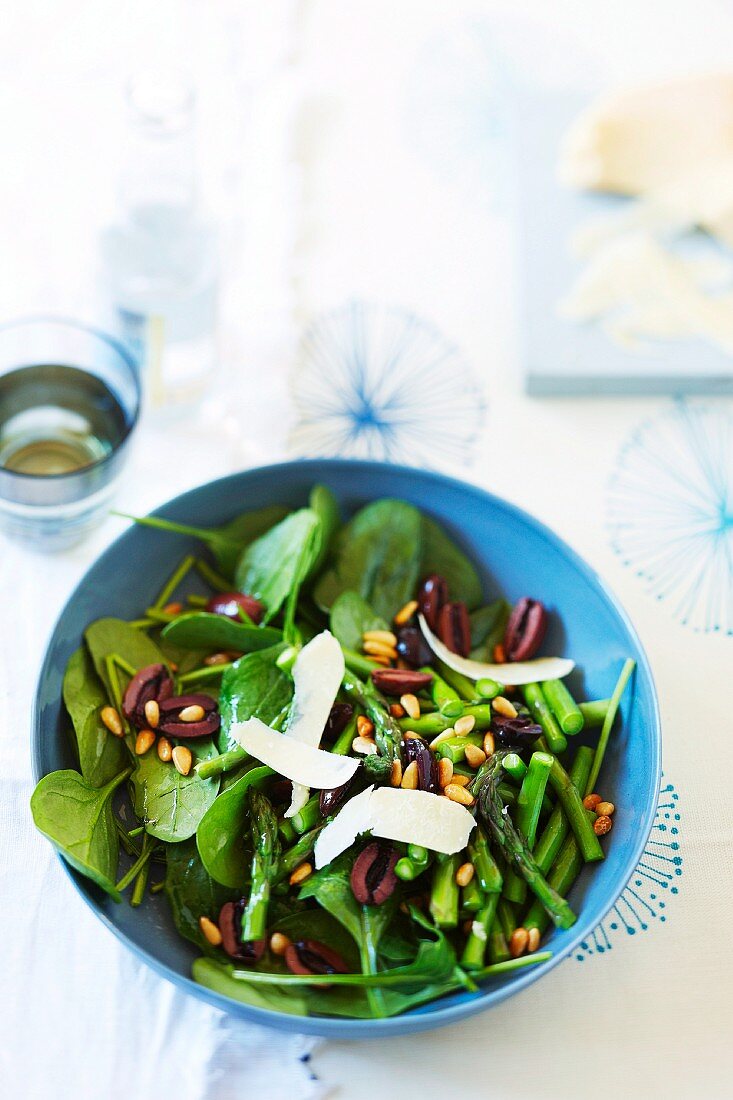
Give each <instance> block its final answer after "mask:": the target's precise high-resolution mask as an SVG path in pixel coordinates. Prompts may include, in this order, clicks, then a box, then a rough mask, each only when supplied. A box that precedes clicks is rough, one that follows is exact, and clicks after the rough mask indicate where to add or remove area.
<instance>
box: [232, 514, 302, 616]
mask: <svg viewBox="0 0 733 1100" xmlns="http://www.w3.org/2000/svg"><path fill="white" fill-rule="evenodd" d="M317 532H318V537H320V519H319V518H318V516H317V515H316V513H315V512H314V511H313V510H312V509H311V508H301V509H300V511H298V512H293V513H292V515H289V516H287V517H286V518H285V519H284V520H282V522H281V523H278V524H277V526H275V527H272V528H271V529H270V530H269V531H268V532H267V533H266V534H264V535H262V536H261V538H258V539H257V540H256V541H255V542H253V543H251V544H250V545H249V546H248V547H247V549H246V550H245V551H244V553H243V554H242V556H241V558H240V559H239V562H238V564H237V571H236V583H237V588H238V589H239V591H240V592H246V593H247V594H248V595H250V596H254V597H255V599H258V600H261V601H262V603H263V604H264V605H265V607H266V608H267V613H266V616H265V622H269V621H270V620H271V619H273V618H274V617H275V615H277V613H278V611H279V610H280V608H281V607H282V605H283V603H284V602H285V600H286V599H287V597H288V595H289V594H291V595H292V592H293V591H296V594H297V586H298V584H299V583H300V581H302V580H303V579H304V577H305V575H307V569H305V568H304V566H305V565H307V566H308V568H311V567H312V565H313V562H314V561H315V558H316V557H317V554H318V548H319V546H320V543H319V542H318V539H317V536H316V533H317Z"/></svg>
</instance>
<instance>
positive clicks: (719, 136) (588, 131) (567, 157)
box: [558, 74, 733, 195]
mask: <svg viewBox="0 0 733 1100" xmlns="http://www.w3.org/2000/svg"><path fill="white" fill-rule="evenodd" d="M731 154H733V74H704V75H700V76H690V77H686V78H683V79H678V80H671V81H666V82H664V83H661V84H655V85H650V86H648V87H641V88H636V89H630V90H629V91H625V92H619V93H617V94H615V95H612V96H609V97H608V98H606V99H604V100H601V101H600V102H598V103H597V104H595V105H593V106H591V107H590V108H589V109H588V110H587V111H585V112H584V113H583V114H582V115H580V117H579V118H578V119H577V121H576V122H575V123H574V124H573V126H572V127H571V129H570V130H569V131H568V133H567V135H566V137H565V140H564V142H563V144H562V147H561V151H560V160H559V166H558V173H559V177H560V180H561V182H562V183H564V184H566V185H568V186H570V187H577V188H581V189H584V190H590V191H613V192H617V193H620V194H624V195H641V194H646V193H648V192H650V191H657V190H659V189H660V188H666V187H667V186H668V185H669V184H670V183H672V182H673V181H675V180H677V179H680V178H681V177H684V176H689V174H690V172H691V170H693V169H694V170H696V171H698V172H700V174H703V173H705V174H707V175H708V176H710V174H711V173H710V170H709V168H707V167H703V166H705V165H708V164H709V162H711V161H717V160H718V159H721V158H722V159H725V158H728V157H730V156H731ZM714 174H715V173H714V172H713V175H714Z"/></svg>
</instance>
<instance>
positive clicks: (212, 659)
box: [204, 653, 230, 668]
mask: <svg viewBox="0 0 733 1100" xmlns="http://www.w3.org/2000/svg"><path fill="white" fill-rule="evenodd" d="M229 661H230V656H229V654H228V653H212V654H211V655H210V656H209V657H204V664H205V665H206V666H207V668H212V667H213V666H214V665H228V664H229Z"/></svg>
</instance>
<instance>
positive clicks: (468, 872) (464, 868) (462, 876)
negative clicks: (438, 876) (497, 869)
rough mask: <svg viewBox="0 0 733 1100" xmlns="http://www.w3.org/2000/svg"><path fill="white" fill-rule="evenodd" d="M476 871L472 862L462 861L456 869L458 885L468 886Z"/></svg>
mask: <svg viewBox="0 0 733 1100" xmlns="http://www.w3.org/2000/svg"><path fill="white" fill-rule="evenodd" d="M475 873H476V872H475V868H474V866H473V864H472V863H462V864H461V866H460V867H459V868H458V870H457V871H456V883H457V885H458V886H468V884H469V882H470V881H471V879H472V878H473V876H474V874H475Z"/></svg>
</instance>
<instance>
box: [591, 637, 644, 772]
mask: <svg viewBox="0 0 733 1100" xmlns="http://www.w3.org/2000/svg"><path fill="white" fill-rule="evenodd" d="M635 668H636V661H632V660H631V658H630V657H629V658H628V660H626V661H624V665H623V668H622V669H621V672H620V674H619V678H618V681H617V683H616V687H615V688H614V689H613V695H612V696H611V702H610V703H609V704H608V710H607V711H606V717H605V718H604V720H603V726H602V727H601V732H600V735H599V737H598V744H597V745H596V753H595V756H594V757H593V764H592V766H591V769H590V776H589V777H588V782H587V784H586V788H585V791H584V792H583V793H584V794H591V793H592V792H593V788H594V787H595V785H596V780H597V779H598V773H599V772H600V770H601V765H602V764H603V757H604V756H605V755H606V748H607V746H608V739H609V737H610V736H611V728H612V727H613V722H614V719H615V717H616V711H617V710H618V708H619V703H620V702H621V696H622V695H623V693H624V691H625V689H626V685H627V683H628V682H629V677H630V676H631V673H632V672H633V671H634V669H635Z"/></svg>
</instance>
